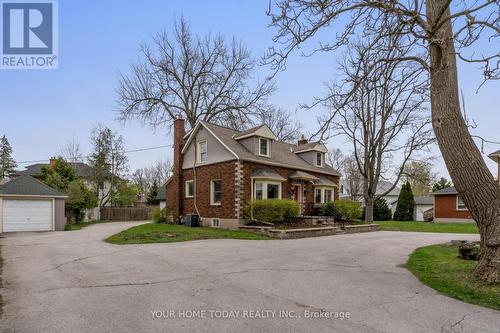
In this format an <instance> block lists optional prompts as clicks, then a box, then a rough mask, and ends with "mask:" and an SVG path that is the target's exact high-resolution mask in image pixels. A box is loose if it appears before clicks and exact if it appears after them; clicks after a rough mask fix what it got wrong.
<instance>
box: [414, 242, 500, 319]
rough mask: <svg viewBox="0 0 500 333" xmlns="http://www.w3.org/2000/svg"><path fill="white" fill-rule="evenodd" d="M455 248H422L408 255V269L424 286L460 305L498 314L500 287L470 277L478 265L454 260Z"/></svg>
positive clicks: (441, 246) (457, 259)
mask: <svg viewBox="0 0 500 333" xmlns="http://www.w3.org/2000/svg"><path fill="white" fill-rule="evenodd" d="M457 254H458V246H451V245H432V246H426V247H421V248H419V249H417V250H415V252H413V253H412V254H411V255H410V258H409V260H408V269H409V270H410V271H411V272H412V273H413V274H415V275H416V276H417V277H418V279H419V280H420V281H421V282H422V283H424V284H426V285H427V286H429V287H431V288H434V289H436V290H437V291H439V292H440V293H442V294H445V295H447V296H450V297H453V298H456V299H459V300H461V301H464V302H467V303H472V304H476V305H481V306H484V307H488V308H492V309H496V310H500V284H498V283H497V284H487V283H484V282H481V281H479V280H478V279H476V278H475V277H474V275H473V271H474V268H475V267H476V265H477V261H472V260H463V259H459V258H457Z"/></svg>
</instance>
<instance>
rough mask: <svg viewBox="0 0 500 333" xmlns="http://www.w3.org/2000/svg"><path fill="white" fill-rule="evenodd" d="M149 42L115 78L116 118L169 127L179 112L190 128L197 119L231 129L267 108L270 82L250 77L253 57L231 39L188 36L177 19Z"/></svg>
mask: <svg viewBox="0 0 500 333" xmlns="http://www.w3.org/2000/svg"><path fill="white" fill-rule="evenodd" d="M153 44H154V45H153V46H154V47H153V48H154V50H153V49H152V48H151V47H149V46H147V45H142V46H141V48H140V51H141V53H142V56H143V58H144V61H143V62H142V63H139V64H135V65H133V66H132V73H131V74H130V76H127V75H121V77H120V83H119V88H118V91H117V92H118V111H119V118H120V119H121V120H129V119H132V118H137V119H139V120H141V121H142V122H143V123H145V124H147V125H150V126H152V127H157V126H166V127H168V128H170V127H171V125H172V122H173V120H175V119H176V117H177V115H178V114H182V115H183V116H184V117H185V118H186V119H187V120H188V122H189V125H190V126H194V124H195V123H196V121H197V120H198V119H201V120H205V121H208V122H214V123H220V124H224V125H226V126H232V127H234V126H239V125H240V124H242V123H244V122H245V121H248V120H249V119H251V118H252V117H253V116H255V115H257V114H259V113H260V112H261V111H262V110H265V109H267V107H268V105H267V102H266V98H267V96H269V95H270V94H271V93H272V92H273V90H274V85H273V83H272V81H270V80H264V81H261V82H259V81H257V80H255V79H254V78H253V77H252V73H253V71H254V68H255V66H256V61H255V60H254V59H253V58H252V56H251V55H250V53H249V52H248V50H247V49H246V48H245V47H244V46H243V45H242V44H241V43H240V42H238V41H237V40H235V39H233V40H231V41H230V42H228V41H227V40H226V39H225V38H224V37H223V36H222V35H216V36H211V35H210V34H209V35H207V36H205V37H199V36H193V34H192V33H191V31H190V27H189V25H188V23H187V22H186V21H185V20H184V18H181V20H180V22H176V23H175V24H174V28H173V34H172V35H169V34H167V33H166V32H163V33H158V34H157V35H156V37H155V38H154V42H153Z"/></svg>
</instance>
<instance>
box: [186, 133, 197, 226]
mask: <svg viewBox="0 0 500 333" xmlns="http://www.w3.org/2000/svg"><path fill="white" fill-rule="evenodd" d="M195 139H196V138H195ZM197 159H198V143H197V142H195V145H194V160H193V194H194V195H193V203H194V209H195V210H196V214H198V216H199V217H200V222H201V215H200V211H199V210H198V206H197V205H196V189H197V188H198V186H196V160H197ZM185 190H186V189H184V191H185Z"/></svg>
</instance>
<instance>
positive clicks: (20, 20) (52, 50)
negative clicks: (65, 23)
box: [0, 0, 58, 69]
mask: <svg viewBox="0 0 500 333" xmlns="http://www.w3.org/2000/svg"><path fill="white" fill-rule="evenodd" d="M1 19H2V23H1V28H2V33H1V36H2V53H1V64H0V68H2V69H53V68H57V64H58V61H57V60H58V59H57V58H58V57H57V2H55V1H52V0H45V1H41V0H31V1H12V0H11V1H3V2H2V8H1Z"/></svg>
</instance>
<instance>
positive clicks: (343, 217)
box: [333, 200, 363, 221]
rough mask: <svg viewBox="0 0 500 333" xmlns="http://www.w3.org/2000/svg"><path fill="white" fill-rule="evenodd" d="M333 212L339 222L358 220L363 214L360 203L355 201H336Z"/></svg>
mask: <svg viewBox="0 0 500 333" xmlns="http://www.w3.org/2000/svg"><path fill="white" fill-rule="evenodd" d="M333 212H334V213H333V216H334V217H335V219H336V220H339V221H352V220H357V219H359V218H361V215H362V214H363V211H362V209H361V205H360V203H359V202H357V201H354V200H337V201H334V202H333Z"/></svg>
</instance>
